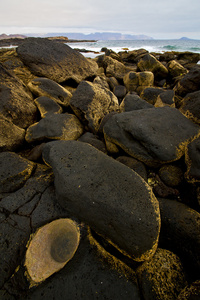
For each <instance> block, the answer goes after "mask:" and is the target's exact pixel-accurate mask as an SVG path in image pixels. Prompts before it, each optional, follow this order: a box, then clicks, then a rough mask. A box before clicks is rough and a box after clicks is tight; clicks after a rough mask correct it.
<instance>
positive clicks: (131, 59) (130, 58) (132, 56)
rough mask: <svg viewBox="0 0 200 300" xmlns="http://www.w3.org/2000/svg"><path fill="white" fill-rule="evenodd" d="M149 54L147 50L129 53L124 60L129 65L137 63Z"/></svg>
mask: <svg viewBox="0 0 200 300" xmlns="http://www.w3.org/2000/svg"><path fill="white" fill-rule="evenodd" d="M147 53H148V51H147V50H145V49H138V50H132V51H128V52H127V55H126V57H125V58H124V59H123V60H124V61H126V62H128V63H137V62H138V61H139V60H140V59H141V58H142V57H143V56H144V55H146V54H147Z"/></svg>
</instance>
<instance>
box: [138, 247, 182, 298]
mask: <svg viewBox="0 0 200 300" xmlns="http://www.w3.org/2000/svg"><path fill="white" fill-rule="evenodd" d="M137 276H138V279H139V286H140V289H141V293H142V295H143V298H144V300H155V299H156V300H164V299H166V300H168V299H171V300H172V299H174V300H176V299H177V296H178V294H179V293H180V291H181V290H182V289H183V288H184V287H185V286H186V284H187V281H186V274H185V272H184V269H183V266H182V264H181V261H180V259H179V257H178V256H177V255H175V254H174V253H172V252H170V251H168V250H165V249H160V248H158V249H157V251H156V253H155V255H154V256H153V257H152V258H151V259H150V260H149V261H146V262H144V263H143V264H142V266H141V267H139V268H138V269H137Z"/></svg>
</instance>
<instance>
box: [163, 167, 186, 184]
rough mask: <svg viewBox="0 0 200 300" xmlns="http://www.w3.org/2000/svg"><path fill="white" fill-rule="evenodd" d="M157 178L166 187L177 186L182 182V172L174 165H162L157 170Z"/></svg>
mask: <svg viewBox="0 0 200 300" xmlns="http://www.w3.org/2000/svg"><path fill="white" fill-rule="evenodd" d="M159 176H160V178H161V179H162V181H163V182H164V183H165V184H166V185H168V186H172V187H174V186H178V185H180V184H181V182H182V181H183V171H182V170H181V168H179V167H177V166H174V165H164V166H162V167H161V168H160V169H159Z"/></svg>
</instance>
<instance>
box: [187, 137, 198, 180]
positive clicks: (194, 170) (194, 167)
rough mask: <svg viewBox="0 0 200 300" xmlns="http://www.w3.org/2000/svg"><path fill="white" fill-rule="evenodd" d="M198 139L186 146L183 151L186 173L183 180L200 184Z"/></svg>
mask: <svg viewBox="0 0 200 300" xmlns="http://www.w3.org/2000/svg"><path fill="white" fill-rule="evenodd" d="M199 152H200V137H198V138H197V139H195V140H194V141H192V142H191V143H189V144H188V146H187V148H186V151H185V162H186V165H187V171H186V173H185V178H186V179H187V181H189V182H192V183H195V182H200V153H199Z"/></svg>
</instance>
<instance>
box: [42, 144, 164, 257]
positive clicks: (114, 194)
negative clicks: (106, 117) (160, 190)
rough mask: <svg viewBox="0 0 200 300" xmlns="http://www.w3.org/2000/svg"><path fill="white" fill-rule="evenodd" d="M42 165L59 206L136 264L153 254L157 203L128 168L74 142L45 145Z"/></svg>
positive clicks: (143, 182) (142, 182)
mask: <svg viewBox="0 0 200 300" xmlns="http://www.w3.org/2000/svg"><path fill="white" fill-rule="evenodd" d="M43 158H44V161H45V162H46V163H47V164H48V165H51V166H52V168H53V172H54V176H55V182H54V184H55V188H56V195H57V199H58V202H59V204H60V205H61V206H62V207H63V208H64V209H66V210H67V211H69V212H70V213H71V214H73V215H74V216H76V217H77V218H79V219H80V220H81V221H83V222H86V223H87V224H89V225H90V226H91V227H92V228H93V229H94V230H95V231H97V233H99V234H100V235H102V236H104V237H105V238H106V239H107V240H108V241H110V242H111V244H113V245H114V246H116V247H117V248H118V249H120V251H122V253H124V254H126V255H128V256H130V257H131V258H132V259H134V260H136V261H144V260H146V259H149V258H150V257H151V256H152V255H153V254H154V252H155V251H156V248H157V243H158V237H159V230H160V218H159V207H158V203H157V200H156V198H155V197H154V195H153V193H152V191H151V189H150V188H149V186H148V185H147V184H146V183H145V181H144V180H143V179H142V178H141V177H140V176H139V175H137V174H136V173H135V172H134V171H132V170H131V169H130V168H127V167H126V166H124V165H123V164H121V163H119V162H117V161H115V160H113V159H112V158H110V157H109V156H107V155H105V154H104V153H102V152H101V151H98V150H97V149H95V148H94V147H92V146H90V145H88V144H86V143H81V142H77V141H68V142H64V141H59V142H58V141H57V142H52V143H48V144H46V145H45V147H44V149H43Z"/></svg>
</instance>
